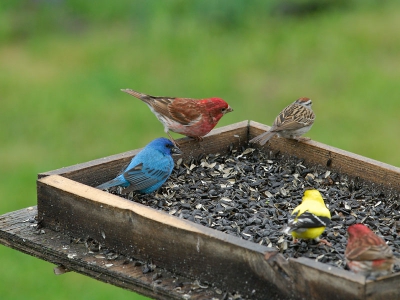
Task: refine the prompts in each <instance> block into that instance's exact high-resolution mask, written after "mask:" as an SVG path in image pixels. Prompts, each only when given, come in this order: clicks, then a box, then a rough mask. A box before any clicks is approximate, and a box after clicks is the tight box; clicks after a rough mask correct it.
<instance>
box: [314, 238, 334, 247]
mask: <svg viewBox="0 0 400 300" xmlns="http://www.w3.org/2000/svg"><path fill="white" fill-rule="evenodd" d="M317 242H319V243H318V246H322V245H327V246H328V247H332V244H331V243H329V242H328V241H327V240H324V239H319V240H318V241H317Z"/></svg>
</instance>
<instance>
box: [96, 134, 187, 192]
mask: <svg viewBox="0 0 400 300" xmlns="http://www.w3.org/2000/svg"><path fill="white" fill-rule="evenodd" d="M173 153H177V154H179V153H181V151H180V150H179V148H177V147H176V146H175V145H174V144H173V143H172V142H171V141H170V140H168V139H166V138H158V139H155V140H153V141H151V142H150V143H149V144H147V146H146V147H144V149H143V150H142V151H140V152H139V153H138V154H137V155H136V156H134V157H133V158H132V160H131V162H130V163H129V165H128V166H127V167H126V168H125V169H124V170H123V171H122V172H121V173H120V174H119V175H118V176H117V177H116V178H114V179H112V180H110V181H107V182H105V183H103V184H100V185H99V186H97V187H96V188H98V189H100V190H104V189H108V188H110V187H113V186H122V187H126V188H127V189H126V190H127V191H138V192H139V193H142V194H148V193H151V192H154V191H155V190H157V189H158V188H159V187H160V186H162V185H163V183H164V182H165V181H166V180H167V179H168V177H169V176H170V175H171V172H172V169H173V168H174V160H173V159H172V156H171V155H172V154H173Z"/></svg>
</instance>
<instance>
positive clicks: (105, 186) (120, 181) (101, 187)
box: [96, 174, 129, 190]
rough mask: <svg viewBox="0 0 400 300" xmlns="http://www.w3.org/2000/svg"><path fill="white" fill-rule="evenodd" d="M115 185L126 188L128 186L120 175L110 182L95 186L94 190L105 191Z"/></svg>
mask: <svg viewBox="0 0 400 300" xmlns="http://www.w3.org/2000/svg"><path fill="white" fill-rule="evenodd" d="M117 185H120V186H123V187H127V186H128V185H129V182H128V181H126V179H125V178H124V177H123V176H122V174H121V175H119V176H117V177H116V178H114V179H112V180H110V181H107V182H105V183H102V184H100V185H98V186H96V189H99V190H105V189H108V188H110V187H113V186H117Z"/></svg>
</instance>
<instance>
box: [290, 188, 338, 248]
mask: <svg viewBox="0 0 400 300" xmlns="http://www.w3.org/2000/svg"><path fill="white" fill-rule="evenodd" d="M330 222H331V213H330V212H329V210H328V209H327V208H326V206H325V203H324V199H322V196H321V194H320V192H319V191H317V190H314V189H310V190H306V191H304V196H303V199H302V201H301V204H300V205H299V206H297V207H296V208H295V209H294V210H293V212H292V214H291V215H290V218H289V220H288V225H287V227H286V228H285V229H284V230H283V232H284V233H286V234H289V233H291V234H292V236H293V237H294V238H295V239H297V238H300V239H315V240H317V241H320V242H321V243H324V244H327V245H330V243H329V242H327V241H325V240H322V239H319V236H320V235H321V234H322V233H323V232H324V230H325V227H326V226H328V225H329V223H330Z"/></svg>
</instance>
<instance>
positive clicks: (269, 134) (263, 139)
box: [249, 131, 276, 146]
mask: <svg viewBox="0 0 400 300" xmlns="http://www.w3.org/2000/svg"><path fill="white" fill-rule="evenodd" d="M275 134H276V133H275V132H271V131H267V132H264V133H262V134H260V135H258V136H256V137H255V138H254V139H251V140H250V141H249V143H259V144H260V145H261V146H262V145H265V143H266V142H268V141H269V140H270V139H271V138H272V137H273V136H274V135H275Z"/></svg>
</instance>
